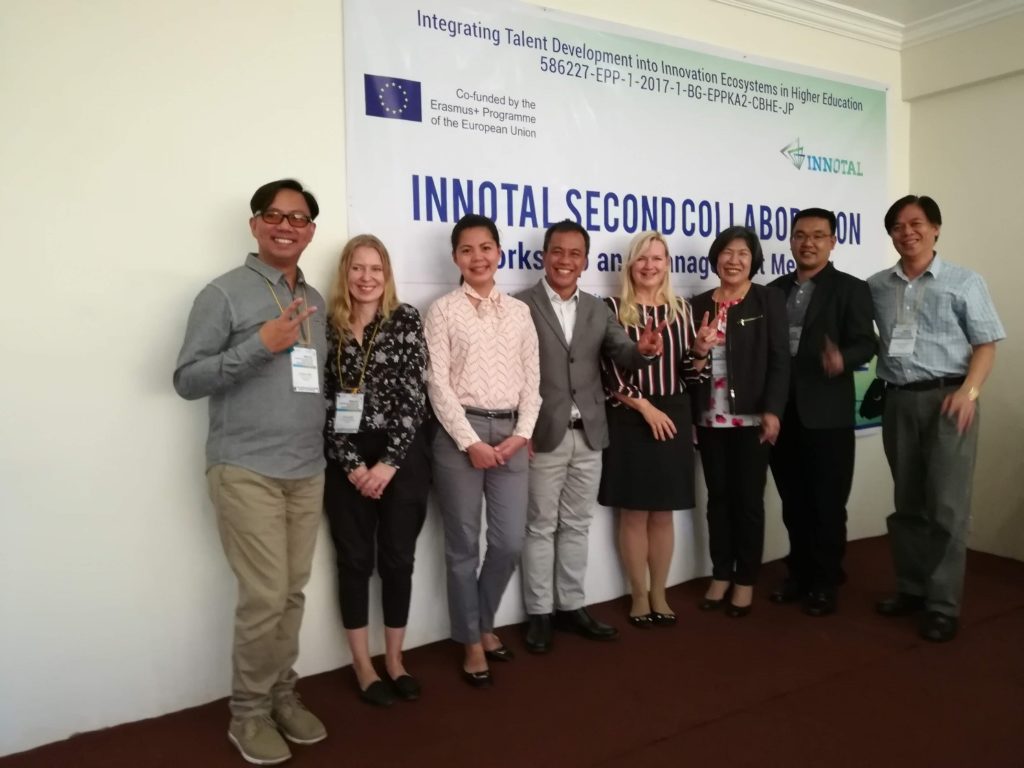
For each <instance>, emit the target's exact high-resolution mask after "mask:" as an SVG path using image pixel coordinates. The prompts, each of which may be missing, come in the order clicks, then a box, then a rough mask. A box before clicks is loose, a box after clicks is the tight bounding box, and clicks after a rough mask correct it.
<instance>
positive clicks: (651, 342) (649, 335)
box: [636, 317, 668, 357]
mask: <svg viewBox="0 0 1024 768" xmlns="http://www.w3.org/2000/svg"><path fill="white" fill-rule="evenodd" d="M667 324H668V320H662V321H661V322H660V323H658V327H657V328H655V327H654V318H653V317H649V318H647V325H645V326H644V329H643V331H642V332H641V333H640V338H638V339H637V342H636V348H637V351H639V352H640V354H641V355H643V356H644V357H658V356H659V355H660V354H661V353H662V352H663V351H664V347H665V342H664V341H663V340H662V338H661V332H662V331H663V330H665V326H666V325H667Z"/></svg>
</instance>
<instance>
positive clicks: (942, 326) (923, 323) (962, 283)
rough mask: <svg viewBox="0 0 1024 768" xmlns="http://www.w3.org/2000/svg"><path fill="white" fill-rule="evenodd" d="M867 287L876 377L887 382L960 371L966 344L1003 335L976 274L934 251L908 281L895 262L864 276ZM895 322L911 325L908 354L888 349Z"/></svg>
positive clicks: (969, 351) (899, 382)
mask: <svg viewBox="0 0 1024 768" xmlns="http://www.w3.org/2000/svg"><path fill="white" fill-rule="evenodd" d="M868 286H869V287H870V288H871V298H872V300H873V301H874V305H875V322H876V323H877V324H878V333H879V336H880V339H881V341H880V344H879V346H878V366H877V367H878V376H879V378H882V379H884V380H885V381H888V382H889V383H890V384H897V385H902V384H910V383H912V382H916V381H927V380H929V379H937V378H940V377H954V376H964V375H965V374H966V373H967V367H968V365H970V362H971V355H972V353H973V349H972V347H974V346H977V345H978V344H987V343H989V342H992V341H999V340H1001V339H1005V338H1006V331H1005V330H1003V325H1002V323H1001V322H999V316H998V315H997V314H996V310H995V306H994V305H993V304H992V297H991V296H990V295H989V292H988V287H987V286H986V285H985V280H984V279H983V278H982V277H981V275H979V274H978V273H977V272H973V271H971V270H969V269H966V268H965V267H960V266H957V265H955V264H950V263H949V262H946V261H943V260H942V259H940V258H939V257H938V255H936V256H935V257H933V258H932V262H931V264H929V265H928V268H927V269H926V270H925V271H924V272H922V273H921V274H920V275H918V276H917V277H916V278H914V279H913V280H909V279H908V278H907V276H906V275H905V274H903V269H902V267H901V264H900V263H899V262H897V264H896V265H895V266H894V267H891V268H889V269H884V270H882V271H881V272H878V273H876V274H874V275H872V276H871V277H870V278H868ZM897 323H913V324H916V325H917V338H916V340H915V342H914V351H913V353H912V354H910V355H907V356H897V357H894V356H892V355H890V354H889V344H890V343H891V341H892V333H893V328H894V327H895V326H896V324H897Z"/></svg>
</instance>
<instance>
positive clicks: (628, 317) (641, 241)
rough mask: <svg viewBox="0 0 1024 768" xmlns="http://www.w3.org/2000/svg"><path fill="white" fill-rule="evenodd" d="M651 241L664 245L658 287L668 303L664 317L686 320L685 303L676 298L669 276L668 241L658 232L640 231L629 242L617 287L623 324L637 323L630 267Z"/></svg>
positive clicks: (637, 313)
mask: <svg viewBox="0 0 1024 768" xmlns="http://www.w3.org/2000/svg"><path fill="white" fill-rule="evenodd" d="M651 243H661V244H662V245H663V246H665V261H666V265H665V266H666V269H665V277H664V279H663V280H662V281H661V286H659V288H658V295H660V296H663V297H664V299H665V303H666V304H668V313H667V314H666V315H665V319H666V321H667V322H669V323H674V322H675V320H676V315H678V314H682V315H683V323H684V324H685V323H686V321H687V317H686V304H685V303H684V302H682V301H680V300H679V299H678V298H676V294H675V292H674V291H673V290H672V282H671V281H670V280H669V276H670V275H671V274H672V260H671V257H670V256H669V249H668V241H667V240H666V239H665V236H664V235H662V234H661V233H660V232H640V233H639V234H637V235H636V236H635V237H634V238H633V240H632V242H630V244H629V256H628V257H627V258H626V263H625V264H623V265H622V287H621V288H620V289H619V322H620V323H622V324H623V325H639V324H640V313H639V312H637V309H636V289H635V288H634V287H633V277H632V274H631V272H632V267H633V263H634V262H635V261H636V260H637V259H638V258H640V255H641V254H642V253H643V252H644V251H646V250H647V248H648V247H649V246H650V245H651Z"/></svg>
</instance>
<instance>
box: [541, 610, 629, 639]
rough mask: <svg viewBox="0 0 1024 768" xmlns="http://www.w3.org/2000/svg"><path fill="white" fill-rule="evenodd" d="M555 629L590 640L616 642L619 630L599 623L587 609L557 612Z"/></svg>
mask: <svg viewBox="0 0 1024 768" xmlns="http://www.w3.org/2000/svg"><path fill="white" fill-rule="evenodd" d="M554 623H555V628H556V629H561V630H565V631H566V632H575V633H576V634H577V635H582V636H583V637H585V638H587V639H588V640H614V639H615V638H616V637H618V636H619V630H617V629H616V628H615V627H611V626H609V625H607V624H604V623H603V622H600V621H598V620H597V619H595V618H594V617H593V616H591V615H590V613H589V612H588V611H587V609H586V608H577V609H576V610H575V611H555V622H554Z"/></svg>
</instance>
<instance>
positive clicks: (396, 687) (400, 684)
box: [384, 671, 423, 701]
mask: <svg viewBox="0 0 1024 768" xmlns="http://www.w3.org/2000/svg"><path fill="white" fill-rule="evenodd" d="M384 681H385V682H387V683H389V684H390V685H391V688H392V690H393V691H394V692H395V695H396V696H398V698H400V699H402V700H403V701H416V699H418V698H419V697H420V693H422V691H423V689H422V688H421V687H420V683H419V680H417V679H416V678H415V677H413V676H412V675H399V676H398V677H394V678H393V677H391V675H389V674H388V673H387V672H386V671H385V672H384Z"/></svg>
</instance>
